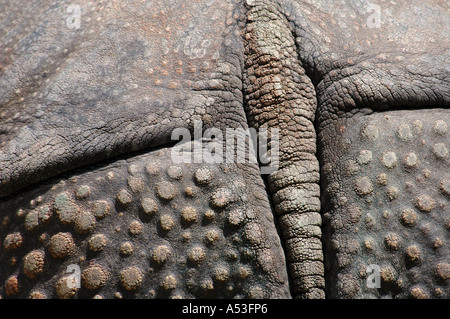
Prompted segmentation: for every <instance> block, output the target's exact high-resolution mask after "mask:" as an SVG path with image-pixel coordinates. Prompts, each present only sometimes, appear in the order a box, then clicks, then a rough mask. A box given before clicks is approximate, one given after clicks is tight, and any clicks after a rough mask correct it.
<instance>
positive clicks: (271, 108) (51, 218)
mask: <svg viewBox="0 0 450 319" xmlns="http://www.w3.org/2000/svg"><path fill="white" fill-rule="evenodd" d="M71 4H72V3H71V2H70V1H31V2H29V3H27V5H26V6H21V7H17V6H16V5H15V4H14V3H13V2H10V1H6V0H4V1H0V9H1V10H0V20H1V22H0V24H1V25H2V28H1V30H0V49H1V51H2V55H1V58H0V81H1V84H2V85H1V86H0V105H1V108H0V150H1V152H0V211H1V212H2V213H1V214H2V215H1V216H0V217H1V225H0V240H1V244H2V247H1V248H0V249H1V250H0V267H1V272H0V283H1V286H0V295H1V296H2V297H4V298H6V297H12V298H19V297H20V298H75V297H81V298H90V297H97V298H101V297H103V298H128V297H129V298H151V297H156V298H167V297H172V298H188V297H198V298H205V297H209V298H211V297H230V298H231V297H236V298H239V297H250V298H288V297H291V296H293V297H300V298H323V297H329V298H380V297H381V298H386V297H393V298H448V297H449V292H448V291H449V288H448V284H449V278H450V275H449V272H450V270H449V269H450V266H449V265H450V260H449V258H450V257H449V256H450V255H449V251H448V240H449V221H450V219H449V218H450V217H449V215H448V212H449V207H450V204H449V196H450V195H449V193H450V186H449V178H450V177H449V176H447V175H446V174H447V172H448V167H449V163H450V162H449V158H450V156H449V148H450V146H449V145H448V140H449V139H448V137H449V134H450V133H449V132H448V130H449V129H448V127H449V126H450V113H449V112H448V108H449V106H450V93H449V92H450V85H449V79H448V70H447V69H446V68H447V65H448V59H449V57H448V47H449V37H448V34H449V28H448V21H449V16H450V12H449V7H448V4H446V3H445V2H442V1H431V0H428V1H413V2H411V1H408V2H406V1H405V2H402V1H380V2H379V3H378V2H376V1H372V2H368V1H362V0H361V1H352V2H342V1H337V0H336V1H325V0H323V1H322V0H314V1H312V0H311V1H298V0H273V1H269V0H264V1H256V0H247V1H245V2H242V1H231V0H230V1H206V0H204V1H195V2H191V1H178V0H175V1H170V2H164V4H162V3H161V1H143V2H138V3H137V2H135V1H125V0H121V1H119V0H117V1H113V0H110V1H97V2H94V3H85V4H82V5H81V6H80V7H81V16H80V18H81V20H80V25H79V28H76V27H75V28H74V27H73V26H74V21H73V16H71V14H73V12H74V11H73V9H74V8H73V7H72V11H71V10H68V8H69V7H70V5H71ZM374 5H378V7H376V6H375V10H376V9H377V8H378V9H380V12H379V15H378V16H377V15H375V16H374V15H373V8H374ZM378 18H380V20H379V21H378V20H377V19H378ZM75 22H76V21H75ZM198 120H201V121H202V123H203V129H207V128H210V127H213V126H214V127H217V128H219V129H220V130H221V132H222V133H223V134H225V129H226V128H242V129H247V128H248V126H250V127H254V128H257V129H261V128H278V129H280V136H279V141H280V158H279V163H278V164H279V170H278V171H276V172H274V173H271V174H269V175H268V176H263V178H261V176H260V174H259V171H258V166H257V165H256V164H252V163H248V164H232V163H228V164H221V165H204V164H188V165H184V164H183V165H179V164H175V163H171V162H170V150H171V145H170V144H171V143H173V141H171V133H172V131H173V130H174V129H175V128H187V129H188V130H191V131H192V130H194V123H195V121H198ZM189 143H190V142H188V144H187V145H190V144H189ZM158 147H161V148H160V149H159V150H158V149H157V148H158ZM319 167H320V170H319ZM76 169H79V170H77V171H74V170H76ZM319 172H320V176H319ZM69 265H78V266H79V267H80V271H81V288H80V289H74V288H71V287H69V286H70V285H69V286H68V285H67V279H68V278H70V277H68V276H69V274H68V273H67V271H68V270H67V269H68V268H67V267H68V266H69ZM369 265H377V266H379V268H380V270H381V273H380V279H381V287H380V288H379V289H375V288H369V287H368V286H367V282H366V280H367V279H368V277H369V273H368V271H367V266H369Z"/></svg>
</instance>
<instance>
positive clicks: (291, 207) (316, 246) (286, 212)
mask: <svg viewBox="0 0 450 319" xmlns="http://www.w3.org/2000/svg"><path fill="white" fill-rule="evenodd" d="M247 5H248V14H247V27H246V31H245V35H244V38H245V75H244V88H245V90H246V91H245V99H246V101H245V107H246V112H247V116H248V121H249V125H250V126H251V127H254V128H256V129H257V130H258V129H260V128H275V127H276V128H279V130H280V131H279V132H280V133H279V134H280V136H279V143H280V154H279V156H280V157H279V169H278V171H276V172H274V173H272V174H270V175H269V176H268V185H269V189H270V193H271V196H272V202H273V205H274V210H275V214H276V215H277V218H278V222H279V225H280V228H281V233H282V234H281V236H282V240H283V242H284V246H285V250H286V258H287V263H288V268H289V273H290V279H291V290H292V293H293V295H294V297H296V298H309V299H310V298H324V297H325V293H324V287H325V282H324V266H323V252H322V242H321V216H320V187H319V163H318V160H317V158H316V155H315V154H316V134H315V129H314V124H313V121H314V116H315V111H316V106H317V104H316V97H315V90H314V87H313V84H312V83H311V81H310V79H309V78H308V77H307V76H306V74H305V72H304V69H303V67H302V65H301V63H300V61H299V59H298V56H297V53H296V45H295V40H294V37H293V35H292V33H291V32H290V30H289V27H288V25H289V24H288V22H287V21H286V19H285V18H284V16H283V15H281V14H280V13H279V12H278V11H277V9H276V8H275V7H274V6H273V5H271V4H269V3H268V2H266V1H247Z"/></svg>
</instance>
